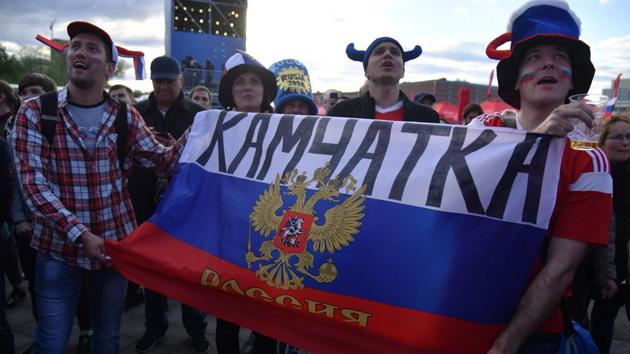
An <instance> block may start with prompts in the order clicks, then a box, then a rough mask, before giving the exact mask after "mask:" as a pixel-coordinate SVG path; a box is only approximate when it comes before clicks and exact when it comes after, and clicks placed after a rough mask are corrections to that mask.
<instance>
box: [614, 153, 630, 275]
mask: <svg viewBox="0 0 630 354" xmlns="http://www.w3.org/2000/svg"><path fill="white" fill-rule="evenodd" d="M611 165H612V168H611V171H610V172H611V173H610V174H611V175H612V179H613V212H614V213H615V221H616V227H615V246H616V253H615V263H616V265H617V280H618V281H619V282H621V281H622V280H625V279H627V278H628V266H629V264H628V253H627V250H628V242H630V183H628V180H630V161H624V162H613V163H612V164H611Z"/></svg>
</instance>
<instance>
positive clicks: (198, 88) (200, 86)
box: [189, 85, 212, 99]
mask: <svg viewBox="0 0 630 354" xmlns="http://www.w3.org/2000/svg"><path fill="white" fill-rule="evenodd" d="M196 91H204V92H205V93H207V94H208V96H209V97H210V99H212V93H211V92H210V89H209V88H207V87H205V86H204V85H197V86H195V87H193V88H192V90H190V97H189V98H191V99H192V96H193V93H195V92H196Z"/></svg>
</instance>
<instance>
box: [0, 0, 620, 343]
mask: <svg viewBox="0 0 630 354" xmlns="http://www.w3.org/2000/svg"><path fill="white" fill-rule="evenodd" d="M509 28H510V29H511V31H510V32H511V33H510V36H505V35H504V36H500V37H498V38H497V39H495V40H494V41H492V42H491V44H490V45H489V47H488V50H487V53H488V55H489V57H490V58H492V59H496V60H499V63H498V66H497V76H498V79H499V95H500V96H501V98H502V99H503V100H504V101H505V102H507V103H508V104H510V105H511V106H512V107H514V109H515V111H516V110H518V113H517V114H516V115H508V114H505V115H503V114H501V113H491V112H489V113H488V114H484V112H483V110H482V109H481V107H480V106H479V105H476V104H472V105H469V106H468V107H466V109H464V112H463V118H464V121H465V122H466V123H467V124H468V125H469V126H474V127H510V128H513V129H520V130H525V131H529V132H532V133H540V134H552V135H555V136H557V137H561V138H565V137H566V136H567V134H568V133H569V132H571V130H572V129H573V125H572V124H571V119H575V118H577V119H579V120H580V121H582V122H584V123H585V124H587V125H588V126H591V125H592V122H593V119H594V118H595V117H594V116H593V113H592V112H591V111H590V110H589V109H587V107H585V106H584V105H582V104H580V103H567V102H568V100H567V99H568V97H569V96H570V95H572V94H574V93H585V92H587V91H588V90H589V88H590V85H591V82H592V80H593V77H594V74H595V68H594V66H593V64H592V63H591V60H590V48H589V46H588V45H587V44H586V43H584V42H583V41H581V40H580V39H579V36H580V30H579V20H578V19H577V16H576V15H575V14H574V13H573V12H572V11H571V10H570V9H569V6H568V4H566V3H565V2H563V1H550V2H548V3H547V2H544V1H542V2H541V1H536V2H531V3H527V4H525V5H524V6H523V7H522V8H520V9H518V10H517V11H516V12H515V13H514V15H513V16H512V18H511V20H510V26H509ZM67 31H68V35H69V37H70V42H69V45H68V48H67V51H66V53H65V61H66V66H67V74H68V79H69V82H68V85H67V86H66V87H63V88H61V89H58V88H57V85H56V84H55V82H54V81H53V80H51V79H50V78H49V77H47V76H46V75H42V74H37V73H32V74H29V75H26V76H25V77H24V78H23V79H22V80H21V82H20V83H19V87H18V94H19V97H17V96H16V95H15V94H14V93H13V90H12V89H11V87H10V86H9V85H8V84H7V83H6V82H3V81H0V127H1V128H2V136H1V138H0V192H1V194H0V196H1V197H0V225H3V226H2V229H1V230H0V231H1V233H2V234H1V237H2V240H1V242H0V245H1V246H0V252H1V254H0V260H2V271H3V273H6V275H7V278H8V279H9V282H10V285H11V288H12V290H11V292H10V295H9V297H8V298H7V299H4V293H5V292H4V290H3V291H2V297H0V300H1V301H0V348H3V350H2V352H3V353H4V352H6V353H13V352H14V347H13V337H12V332H11V329H10V326H9V324H8V323H7V321H6V316H5V311H7V310H8V309H10V308H11V307H12V306H15V304H18V303H19V302H21V301H23V299H24V298H25V296H26V292H28V293H29V294H30V299H31V301H32V309H33V317H34V319H35V321H36V322H37V329H36V333H35V341H34V343H33V346H32V347H31V348H29V350H28V351H29V352H33V353H64V352H65V350H66V346H67V342H68V340H69V337H70V332H71V329H72V327H73V324H74V317H75V316H76V317H77V318H78V322H79V327H80V337H79V338H80V339H79V340H80V342H79V345H78V347H79V349H80V350H82V351H84V352H89V351H92V352H94V353H116V352H118V351H119V339H120V324H121V317H122V313H123V311H124V309H125V308H129V307H131V306H135V305H138V304H140V303H142V302H144V307H145V311H144V313H145V319H146V321H145V326H146V328H145V332H144V334H143V336H142V338H141V339H140V340H139V341H138V342H137V343H136V350H137V351H138V352H139V353H144V352H147V351H150V350H151V349H153V348H155V347H156V346H157V345H159V342H160V340H161V339H162V338H163V337H164V336H165V335H166V332H167V329H168V323H169V322H168V319H167V317H166V312H167V298H166V297H165V296H164V295H162V294H159V293H156V292H154V291H152V290H151V289H141V288H140V287H139V286H138V285H136V284H133V283H129V284H128V281H127V279H125V278H124V277H123V276H122V275H121V274H120V273H119V272H117V271H116V269H115V268H113V267H111V259H110V258H109V256H108V254H107V250H106V248H105V246H104V240H106V239H110V240H121V239H123V238H125V237H126V236H127V235H129V234H130V233H131V232H132V231H133V230H134V229H135V228H136V227H137V226H138V224H140V223H142V222H144V221H146V220H148V218H149V217H150V216H151V215H152V213H153V212H154V211H155V209H156V207H157V205H158V204H159V202H160V199H161V197H162V195H163V193H164V190H165V188H166V186H167V185H168V183H169V180H170V177H171V176H172V174H173V173H174V167H175V166H176V163H177V161H178V159H179V157H180V154H181V153H182V150H183V147H184V146H185V144H186V141H187V139H188V133H189V131H190V127H191V125H192V123H193V121H194V118H195V115H196V114H197V113H198V112H201V111H203V110H206V109H208V108H210V107H211V106H212V93H211V91H210V90H209V89H208V87H206V86H203V85H199V86H196V87H194V88H193V89H192V90H191V91H190V93H189V94H188V95H185V94H184V91H183V86H182V69H181V67H180V64H179V63H178V61H177V60H176V59H175V58H172V57H169V56H161V57H158V58H156V59H154V60H153V61H152V63H151V66H150V71H151V73H150V75H151V80H152V82H153V92H152V93H151V94H150V95H149V97H148V99H146V100H144V101H141V102H135V98H134V95H133V92H132V90H130V89H129V88H128V87H126V86H123V85H114V86H111V87H110V88H109V91H108V93H106V92H105V88H106V85H107V81H108V79H109V78H110V77H111V76H112V74H113V73H114V70H115V67H116V64H117V62H118V54H117V53H118V49H117V47H116V45H115V44H114V41H113V40H112V38H111V37H110V35H109V34H108V33H107V32H106V31H104V30H103V29H101V28H99V27H97V26H94V25H92V24H90V23H87V22H81V21H76V22H72V23H70V24H69V25H68V28H67ZM508 41H511V44H510V49H509V50H498V49H497V48H498V47H499V46H500V45H501V44H504V43H505V42H508ZM421 53H422V49H421V48H420V46H415V47H414V48H413V49H411V50H407V51H406V50H404V49H403V46H402V45H401V44H400V43H399V42H398V41H397V40H395V39H394V38H391V37H381V38H377V39H375V40H374V41H373V42H372V43H371V44H370V45H369V46H368V47H367V49H365V50H358V49H356V48H355V47H354V44H352V43H351V44H349V45H348V47H347V48H346V54H347V56H348V58H350V59H351V60H354V61H359V62H361V63H362V65H363V69H364V73H365V78H366V81H365V84H364V87H363V88H362V90H361V94H360V96H359V97H356V98H350V99H348V98H343V99H342V98H341V97H339V96H338V95H337V94H336V92H335V95H333V94H330V95H329V97H328V98H329V101H327V103H328V104H329V106H328V107H327V112H326V114H327V115H330V116H338V117H358V118H365V119H377V120H389V121H411V122H424V123H440V119H439V116H438V114H437V113H436V112H435V111H434V110H433V109H432V108H431V105H432V104H433V103H435V97H433V96H432V95H418V97H415V98H414V100H413V101H412V100H410V99H409V98H408V97H407V96H406V95H405V94H404V93H403V92H402V90H401V89H400V80H401V79H402V78H403V76H404V73H405V63H406V62H408V61H410V60H413V59H416V58H418V57H419V56H420V55H421ZM224 69H225V70H224V75H223V77H222V78H221V81H220V82H219V91H218V100H219V104H220V105H221V107H223V109H226V110H235V111H241V112H257V113H261V112H277V113H284V114H299V115H316V114H318V109H319V107H318V105H317V104H316V102H315V101H314V99H313V95H312V91H311V86H310V79H309V73H308V70H307V68H306V67H305V66H304V64H302V63H301V62H300V61H298V60H295V59H284V60H281V61H278V62H276V63H274V64H273V65H271V66H270V67H269V69H267V68H266V67H265V66H263V65H262V64H260V63H259V62H258V61H256V59H254V58H253V57H252V56H251V55H249V54H247V53H244V52H238V53H236V54H234V55H233V56H232V57H231V58H230V59H228V60H227V61H226V63H225V68H224ZM20 101H21V104H20ZM515 111H514V112H515ZM629 161H630V117H628V116H623V115H615V116H613V118H611V119H610V120H608V121H607V122H606V123H605V124H604V128H603V130H602V133H601V135H600V142H599V148H595V149H593V150H587V151H584V150H573V149H571V148H570V145H569V144H565V148H564V151H563V158H562V162H561V166H560V168H561V174H560V181H559V189H558V195H557V202H556V205H555V209H554V212H553V217H552V221H551V224H550V225H549V231H548V237H547V241H546V242H545V245H544V247H543V250H542V251H541V256H540V259H539V262H538V264H537V266H536V269H535V271H534V274H533V276H532V279H531V282H530V284H529V286H528V287H527V290H526V291H525V293H524V294H523V296H522V299H521V301H520V303H519V304H518V307H517V308H516V309H515V311H514V314H513V316H512V318H511V319H510V320H509V323H508V324H507V326H506V327H505V328H504V329H503V330H502V332H501V333H500V335H499V336H498V337H497V338H496V340H495V342H494V343H493V345H492V347H491V348H489V351H488V353H492V354H495V353H556V352H557V350H558V348H559V347H560V345H561V341H562V339H563V334H565V333H566V332H567V327H566V324H567V323H570V322H568V321H567V317H566V316H569V315H570V316H571V317H572V318H573V319H575V320H576V321H577V322H579V323H581V324H583V325H585V326H587V327H590V328H591V333H592V336H593V339H594V340H595V342H596V344H597V346H598V347H599V350H600V351H601V352H602V353H608V352H609V351H610V346H611V340H612V333H613V323H614V320H615V317H616V316H617V313H618V311H619V309H620V307H622V306H624V305H625V304H626V301H627V300H626V299H627V298H628V294H629V293H628V291H630V290H628V283H627V277H628V241H629V240H630V188H629V185H628V180H629V179H628V177H629V176H630V163H629ZM613 192H614V193H613ZM613 194H614V199H613V198H612V196H613ZM18 263H19V265H18ZM4 279H5V277H4V276H0V289H4ZM572 283H573V284H574V286H573V287H572V286H571V284H572ZM571 289H573V291H571ZM571 294H573V296H571ZM590 301H594V306H593V310H592V314H591V317H590V320H589V319H588V312H587V308H588V305H589V302H590ZM564 307H569V308H570V311H568V312H567V311H561V308H564ZM626 310H628V309H627V308H626ZM181 311H182V313H181V316H182V320H183V324H184V327H185V329H186V332H187V334H188V335H189V336H190V338H191V346H192V349H193V350H194V351H195V352H197V353H205V352H207V351H208V348H209V346H210V343H209V341H208V338H207V337H206V327H207V322H206V316H207V315H206V314H205V313H203V312H201V311H199V310H197V309H195V308H192V307H190V306H188V305H186V304H182V307H181ZM567 313H568V314H569V315H567ZM629 315H630V313H629ZM238 334H239V325H238V324H234V323H230V322H228V321H225V320H222V319H217V328H216V347H217V350H218V352H219V353H221V354H223V353H239V352H240V348H239V341H238ZM278 348H279V343H278V341H276V340H275V339H273V338H269V337H267V336H264V335H262V334H258V333H254V344H253V350H252V352H253V353H276V352H277V351H278ZM4 349H6V350H4Z"/></svg>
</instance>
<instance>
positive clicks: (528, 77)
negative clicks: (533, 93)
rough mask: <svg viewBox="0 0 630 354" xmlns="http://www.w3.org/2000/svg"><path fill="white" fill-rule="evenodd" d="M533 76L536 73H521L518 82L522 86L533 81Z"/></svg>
mask: <svg viewBox="0 0 630 354" xmlns="http://www.w3.org/2000/svg"><path fill="white" fill-rule="evenodd" d="M535 76H536V73H534V72H533V71H526V72H523V73H521V77H519V79H518V81H519V83H520V84H521V85H524V84H526V83H528V82H531V81H533V80H534V77H535Z"/></svg>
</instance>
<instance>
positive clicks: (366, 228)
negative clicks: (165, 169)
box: [107, 110, 564, 353]
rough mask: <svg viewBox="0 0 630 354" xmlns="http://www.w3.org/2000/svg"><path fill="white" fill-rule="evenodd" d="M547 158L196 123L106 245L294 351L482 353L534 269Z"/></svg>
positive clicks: (337, 121)
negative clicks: (125, 229)
mask: <svg viewBox="0 0 630 354" xmlns="http://www.w3.org/2000/svg"><path fill="white" fill-rule="evenodd" d="M563 144H564V141H563V140H562V139H552V138H551V137H543V136H538V135H532V134H526V133H525V132H520V131H515V130H512V129H505V130H503V129H496V130H490V129H483V128H481V129H477V128H465V127H461V126H451V125H432V124H418V123H409V122H384V121H373V120H364V119H345V118H331V117H312V116H309V117H304V116H292V115H280V114H274V115H270V114H248V113H238V112H225V111H213V110H211V111H205V112H202V113H199V114H198V115H197V117H196V119H195V123H194V125H193V129H192V132H191V134H190V137H189V140H188V143H187V145H186V148H185V151H184V153H183V155H182V157H181V159H180V163H179V166H178V172H177V174H176V176H175V177H174V178H173V179H172V181H171V183H170V185H169V187H168V190H167V192H166V195H165V197H164V199H163V200H162V202H161V204H160V206H159V208H158V210H157V211H156V213H155V215H153V217H152V218H151V219H150V220H149V221H148V222H146V223H144V224H143V225H141V226H140V227H139V228H138V229H137V230H136V231H135V232H134V233H133V234H132V235H130V236H129V237H127V238H125V239H124V240H122V241H121V242H112V241H107V246H108V248H109V251H110V253H111V255H112V260H113V264H114V265H115V266H116V268H117V269H119V270H120V271H121V272H122V273H123V274H124V275H125V276H126V277H128V278H129V279H131V280H133V281H135V282H137V283H139V284H141V285H142V286H145V287H147V288H150V289H153V290H156V291H158V292H160V293H163V294H165V295H167V296H170V297H173V298H176V299H178V300H180V301H182V302H184V303H187V304H189V305H191V306H193V307H195V308H198V309H200V310H202V311H204V312H207V313H209V314H212V315H215V316H218V317H221V318H223V319H226V320H228V321H231V322H235V323H238V324H240V325H242V326H245V327H248V328H251V329H253V330H255V331H257V332H260V333H262V334H265V335H267V336H270V337H273V338H277V339H279V340H281V341H283V342H286V343H289V344H292V345H296V346H298V347H300V348H302V349H304V350H307V351H310V352H317V353H349V352H365V353H389V352H397V353H417V352H421V353H482V352H486V351H487V350H488V349H489V347H490V346H491V344H492V343H493V341H494V338H495V337H496V336H497V335H498V334H499V333H500V331H501V330H502V329H503V328H504V326H505V324H506V323H507V321H508V320H509V318H510V317H511V315H512V314H513V312H514V310H515V308H516V306H517V304H518V302H519V300H520V298H521V295H522V293H523V292H524V290H525V288H526V286H527V284H528V281H529V278H530V276H531V273H532V270H533V267H534V264H535V262H536V260H537V259H538V257H539V252H540V248H541V245H542V243H543V240H544V238H545V234H546V229H547V227H548V225H549V220H550V218H551V212H552V209H553V205H554V204H555V197H556V188H557V185H558V180H559V174H560V169H559V166H560V158H561V155H562V151H563V148H564V145H563ZM526 165H527V166H531V168H530V169H531V170H532V171H533V170H536V171H540V172H542V173H536V174H528V173H526V172H524V171H526V170H527V169H523V166H526Z"/></svg>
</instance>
